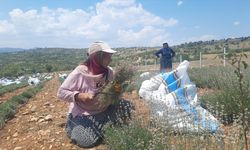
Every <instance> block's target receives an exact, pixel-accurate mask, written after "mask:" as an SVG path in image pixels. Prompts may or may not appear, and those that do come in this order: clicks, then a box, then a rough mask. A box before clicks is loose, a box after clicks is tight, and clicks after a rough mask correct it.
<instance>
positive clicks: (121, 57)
mask: <svg viewBox="0 0 250 150" xmlns="http://www.w3.org/2000/svg"><path fill="white" fill-rule="evenodd" d="M170 47H172V48H173V50H174V51H175V52H176V57H174V62H179V58H180V55H181V56H182V59H183V60H189V61H192V60H199V58H200V56H199V55H200V52H202V54H218V53H222V52H223V48H224V47H225V48H226V49H227V52H230V51H232V52H234V51H236V52H240V51H245V52H246V51H250V37H240V38H228V39H221V40H211V41H197V42H189V43H183V44H180V45H175V46H174V45H170ZM160 48H161V45H159V46H158V47H120V48H114V49H115V50H117V53H115V55H114V57H113V58H112V62H111V64H110V65H111V66H113V67H114V66H115V65H117V64H118V63H119V62H120V61H126V62H129V63H131V64H133V65H135V66H137V65H150V64H155V63H159V59H156V57H155V55H154V52H156V51H157V50H159V49H160ZM86 58H87V49H86V48H85V49H73V48H34V49H27V50H25V49H22V48H0V78H1V77H4V76H5V77H10V76H19V75H23V74H30V73H37V72H40V73H41V72H54V71H65V70H72V69H74V68H75V67H76V66H77V65H78V64H80V63H82V62H83V61H84V60H86Z"/></svg>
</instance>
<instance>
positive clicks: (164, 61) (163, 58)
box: [155, 43, 175, 72]
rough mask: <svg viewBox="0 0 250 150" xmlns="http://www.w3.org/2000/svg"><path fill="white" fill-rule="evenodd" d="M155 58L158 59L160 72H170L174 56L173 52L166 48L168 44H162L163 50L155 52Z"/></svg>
mask: <svg viewBox="0 0 250 150" xmlns="http://www.w3.org/2000/svg"><path fill="white" fill-rule="evenodd" d="M155 56H157V57H158V58H160V71H161V72H167V71H169V70H172V58H173V57H174V56H175V52H174V51H173V50H172V49H171V48H170V47H169V46H168V43H163V48H161V49H160V50H158V51H156V52H155Z"/></svg>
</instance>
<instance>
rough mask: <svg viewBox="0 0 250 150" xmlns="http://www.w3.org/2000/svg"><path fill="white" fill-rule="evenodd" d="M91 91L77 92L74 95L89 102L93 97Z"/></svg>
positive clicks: (79, 99)
mask: <svg viewBox="0 0 250 150" xmlns="http://www.w3.org/2000/svg"><path fill="white" fill-rule="evenodd" d="M94 96H95V95H94V94H93V93H78V94H76V95H75V99H76V100H78V101H83V102H89V101H91V100H93V98H94Z"/></svg>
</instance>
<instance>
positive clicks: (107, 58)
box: [102, 52, 112, 67]
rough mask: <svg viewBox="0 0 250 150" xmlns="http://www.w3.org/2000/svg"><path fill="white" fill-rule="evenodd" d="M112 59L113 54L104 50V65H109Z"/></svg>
mask: <svg viewBox="0 0 250 150" xmlns="http://www.w3.org/2000/svg"><path fill="white" fill-rule="evenodd" d="M111 61H112V54H110V53H105V52H103V59H102V66H103V67H107V66H108V65H109V64H110V62H111Z"/></svg>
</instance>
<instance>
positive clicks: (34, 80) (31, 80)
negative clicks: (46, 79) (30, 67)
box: [28, 77, 40, 85]
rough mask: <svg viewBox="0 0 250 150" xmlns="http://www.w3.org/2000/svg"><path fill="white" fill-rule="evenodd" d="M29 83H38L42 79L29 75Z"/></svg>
mask: <svg viewBox="0 0 250 150" xmlns="http://www.w3.org/2000/svg"><path fill="white" fill-rule="evenodd" d="M28 83H29V85H38V84H39V83H40V80H39V79H38V78H33V77H29V80H28Z"/></svg>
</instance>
